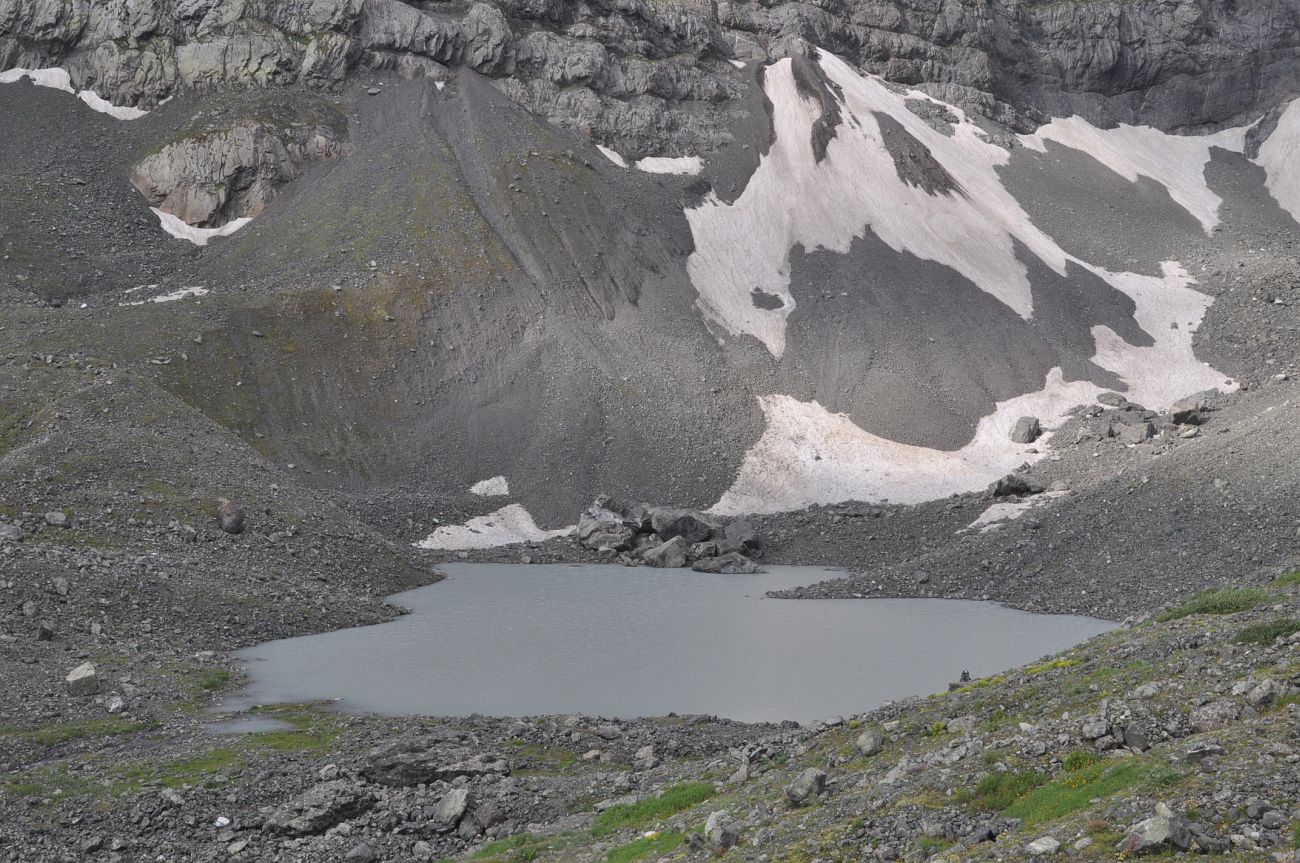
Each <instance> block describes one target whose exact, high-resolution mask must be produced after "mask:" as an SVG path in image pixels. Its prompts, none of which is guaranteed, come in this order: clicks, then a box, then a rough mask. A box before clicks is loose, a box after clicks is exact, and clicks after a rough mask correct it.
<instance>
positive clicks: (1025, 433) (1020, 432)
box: [1011, 417, 1043, 443]
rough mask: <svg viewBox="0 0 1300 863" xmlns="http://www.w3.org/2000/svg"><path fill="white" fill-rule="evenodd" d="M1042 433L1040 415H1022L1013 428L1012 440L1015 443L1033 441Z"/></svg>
mask: <svg viewBox="0 0 1300 863" xmlns="http://www.w3.org/2000/svg"><path fill="white" fill-rule="evenodd" d="M1042 434H1043V426H1042V423H1040V422H1039V421H1038V417H1021V418H1020V419H1018V420H1016V424H1015V426H1014V427H1012V429H1011V440H1012V441H1013V442H1014V443H1033V442H1034V441H1036V440H1038V439H1039V438H1040V437H1042Z"/></svg>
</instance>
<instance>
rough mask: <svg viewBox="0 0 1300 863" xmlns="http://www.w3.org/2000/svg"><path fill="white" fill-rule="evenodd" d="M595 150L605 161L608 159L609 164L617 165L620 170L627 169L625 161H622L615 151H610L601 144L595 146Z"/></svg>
mask: <svg viewBox="0 0 1300 863" xmlns="http://www.w3.org/2000/svg"><path fill="white" fill-rule="evenodd" d="M596 149H597V150H599V151H600V152H601V153H603V154H604V155H605V158H606V159H609V160H610V161H611V162H613V163H614V164H615V165H618V166H619V167H620V168H626V167H627V159H624V158H623V157H622V156H620V155H619V154H618V153H617V152H616V151H615V150H611V149H610V148H609V147H606V146H604V145H603V144H597V145H596Z"/></svg>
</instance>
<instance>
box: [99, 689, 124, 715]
mask: <svg viewBox="0 0 1300 863" xmlns="http://www.w3.org/2000/svg"><path fill="white" fill-rule="evenodd" d="M104 709H105V710H107V711H108V712H109V713H111V714H113V715H117V714H119V713H121V712H123V711H124V710H126V699H125V698H123V697H122V696H120V695H118V694H117V693H113V694H112V695H110V696H109V697H108V701H107V702H105V704H104Z"/></svg>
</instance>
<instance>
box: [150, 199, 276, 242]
mask: <svg viewBox="0 0 1300 863" xmlns="http://www.w3.org/2000/svg"><path fill="white" fill-rule="evenodd" d="M149 209H150V210H152V211H153V214H154V215H155V216H157V217H158V221H159V223H161V224H162V229H163V230H164V231H166V232H167V233H168V234H171V235H172V236H173V237H175V238H176V239H178V240H188V241H189V242H191V243H193V244H194V245H196V246H206V245H207V244H208V241H209V240H211V239H212V238H213V237H229V236H230V235H231V234H233V233H235V231H238V230H239V229H240V228H242V227H244V225H247V224H248V223H249V222H251V221H253V220H252V219H251V218H249V217H247V216H245V217H243V218H239V219H232V220H231V221H229V222H227V223H226V224H224V225H222V226H221V227H220V228H197V227H195V226H194V225H191V224H188V223H186V222H183V221H181V219H180V218H179V217H178V216H173V215H172V214H171V213H167V212H164V211H162V210H160V209H158V208H157V207H150V208H149Z"/></svg>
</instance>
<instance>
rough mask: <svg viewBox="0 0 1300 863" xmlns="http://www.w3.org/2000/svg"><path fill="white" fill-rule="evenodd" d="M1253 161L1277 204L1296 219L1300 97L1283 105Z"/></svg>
mask: <svg viewBox="0 0 1300 863" xmlns="http://www.w3.org/2000/svg"><path fill="white" fill-rule="evenodd" d="M1255 164H1257V165H1260V166H1261V167H1262V168H1263V169H1264V173H1265V181H1264V182H1265V186H1266V187H1267V188H1268V192H1269V194H1270V195H1272V196H1273V199H1274V200H1275V201H1277V203H1278V206H1280V207H1281V208H1282V209H1284V210H1286V211H1287V212H1288V213H1290V214H1291V218H1293V219H1295V220H1296V221H1297V222H1300V99H1296V100H1295V101H1293V102H1292V103H1291V104H1289V105H1287V107H1286V110H1284V111H1283V112H1282V115H1281V116H1280V117H1278V120H1277V126H1276V128H1274V129H1273V133H1272V134H1271V135H1269V136H1268V138H1267V139H1266V140H1265V141H1264V143H1263V144H1261V145H1260V147H1259V153H1258V154H1257V155H1256V156H1255Z"/></svg>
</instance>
